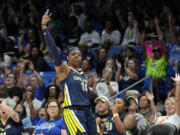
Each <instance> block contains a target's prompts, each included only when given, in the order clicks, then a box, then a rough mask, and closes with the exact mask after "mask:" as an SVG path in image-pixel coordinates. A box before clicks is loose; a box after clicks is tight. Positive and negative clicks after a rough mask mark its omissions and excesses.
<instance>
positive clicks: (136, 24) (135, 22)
mask: <svg viewBox="0 0 180 135" xmlns="http://www.w3.org/2000/svg"><path fill="white" fill-rule="evenodd" d="M137 27H138V23H137V21H136V20H134V28H137Z"/></svg>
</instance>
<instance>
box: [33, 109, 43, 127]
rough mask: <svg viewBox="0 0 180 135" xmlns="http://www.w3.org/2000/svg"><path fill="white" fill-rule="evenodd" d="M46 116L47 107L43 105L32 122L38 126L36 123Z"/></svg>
mask: <svg viewBox="0 0 180 135" xmlns="http://www.w3.org/2000/svg"><path fill="white" fill-rule="evenodd" d="M45 116H46V108H44V107H41V108H40V109H39V111H38V112H37V115H36V116H35V117H34V119H33V120H32V124H33V125H34V126H36V125H37V124H38V122H39V120H40V119H41V118H43V117H45Z"/></svg>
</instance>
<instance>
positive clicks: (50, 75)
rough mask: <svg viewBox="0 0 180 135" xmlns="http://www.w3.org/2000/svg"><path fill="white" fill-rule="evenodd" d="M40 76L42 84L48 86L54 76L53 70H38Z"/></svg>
mask: <svg viewBox="0 0 180 135" xmlns="http://www.w3.org/2000/svg"><path fill="white" fill-rule="evenodd" d="M39 74H40V76H41V78H42V79H43V81H44V85H45V86H48V85H49V84H50V82H51V80H52V79H53V78H54V76H55V75H56V72H55V71H51V72H39Z"/></svg>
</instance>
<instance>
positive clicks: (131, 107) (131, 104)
mask: <svg viewBox="0 0 180 135" xmlns="http://www.w3.org/2000/svg"><path fill="white" fill-rule="evenodd" d="M125 100H126V104H127V108H128V112H129V113H130V114H132V115H134V117H135V119H136V123H137V124H136V128H138V129H140V130H142V131H145V130H146V128H147V127H148V126H149V124H148V121H147V120H146V119H145V118H144V116H143V115H142V114H140V113H139V109H138V100H137V98H136V97H134V96H128V97H126V98H125Z"/></svg>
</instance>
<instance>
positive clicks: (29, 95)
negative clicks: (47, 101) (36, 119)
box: [26, 91, 32, 101]
mask: <svg viewBox="0 0 180 135" xmlns="http://www.w3.org/2000/svg"><path fill="white" fill-rule="evenodd" d="M26 95H27V99H28V101H29V100H30V99H31V98H32V92H31V91H27V94H26Z"/></svg>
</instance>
